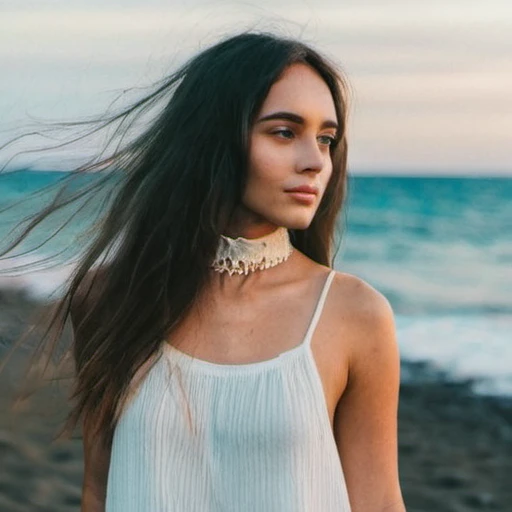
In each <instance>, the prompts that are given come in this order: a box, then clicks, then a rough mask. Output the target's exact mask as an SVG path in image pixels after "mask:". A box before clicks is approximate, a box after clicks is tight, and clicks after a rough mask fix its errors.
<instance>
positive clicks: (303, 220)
mask: <svg viewBox="0 0 512 512" xmlns="http://www.w3.org/2000/svg"><path fill="white" fill-rule="evenodd" d="M276 221H277V222H276V224H277V225H278V226H284V227H285V228H287V229H308V228H309V226H310V225H311V222H312V221H313V217H310V216H307V217H295V218H293V217H291V218H290V217H288V218H286V219H285V218H282V219H279V220H277V219H276Z"/></svg>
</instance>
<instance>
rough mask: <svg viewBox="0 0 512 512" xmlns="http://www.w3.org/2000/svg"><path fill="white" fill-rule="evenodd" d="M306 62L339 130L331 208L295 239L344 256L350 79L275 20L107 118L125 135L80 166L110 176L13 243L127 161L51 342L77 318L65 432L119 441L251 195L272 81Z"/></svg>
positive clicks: (55, 316)
mask: <svg viewBox="0 0 512 512" xmlns="http://www.w3.org/2000/svg"><path fill="white" fill-rule="evenodd" d="M294 63H305V64H307V65H309V66H311V67H312V68H313V69H314V70H316V72H318V73H319V75H320V76H321V77H322V78H323V80H324V81H325V83H326V84H327V85H328V87H329V89H330V92H331V94H332V97H333V100H334V104H335V107H336V113H337V117H338V123H339V133H338V138H337V140H336V142H335V144H333V145H332V146H331V150H330V151H331V155H332V161H333V173H332V176H331V179H330V182H329V184H328V186H327V189H326V191H325V195H324V196H323V199H322V202H321V204H320V206H319V208H318V211H317V213H316V215H315V217H314V219H313V221H312V223H311V225H310V226H309V227H308V228H307V229H305V230H291V238H292V243H293V245H294V246H295V247H296V248H297V249H298V250H299V251H301V252H303V253H304V254H306V255H307V256H309V257H310V258H311V259H313V260H314V261H316V262H318V263H320V264H323V265H327V266H332V260H333V254H332V252H333V244H334V237H335V231H336V225H337V220H338V214H339V212H340V211H341V207H342V203H343V200H344V197H345V192H346V177H347V176H346V167H347V141H346V124H347V109H348V84H347V81H346V79H344V78H342V73H341V71H340V70H339V69H337V68H336V66H334V65H333V64H332V63H330V62H329V61H328V60H327V59H326V58H325V57H323V56H321V55H320V54H319V53H317V52H316V51H315V50H313V49H312V48H310V47H309V46H307V45H305V44H303V43H302V42H299V41H296V40H291V39H287V38H282V37H278V36H275V35H271V34H267V33H242V34H239V35H236V36H234V37H230V38H228V39H225V40H223V41H221V42H219V43H217V44H215V45H214V46H211V47H210V48H208V49H206V50H204V51H202V52H201V53H199V54H198V55H196V56H195V57H193V58H192V59H190V60H189V61H188V62H186V63H185V64H184V65H183V66H181V67H180V68H179V69H178V70H177V71H176V72H175V73H173V74H172V75H171V76H169V77H167V78H166V79H164V80H163V81H162V82H160V83H159V84H157V86H156V88H155V90H153V91H152V92H151V93H150V94H148V95H146V96H145V97H144V98H143V99H140V100H139V101H137V102H135V104H132V105H131V106H130V107H128V108H125V109H123V110H121V111H120V112H118V113H117V114H115V115H111V116H110V117H108V118H107V119H104V122H103V123H102V124H101V126H100V127H99V128H102V129H103V128H108V127H112V126H115V127H116V128H115V130H114V135H115V136H117V137H118V145H117V147H116V148H115V149H114V150H113V151H111V152H110V154H108V155H102V158H97V159H96V160H95V161H92V162H89V163H88V164H87V165H84V166H82V167H81V168H79V169H75V171H76V172H75V173H74V174H77V173H82V174H83V173H88V172H90V171H96V172H95V173H94V174H95V175H96V177H97V178H98V179H96V180H95V181H94V183H93V184H92V185H90V184H89V185H88V186H87V187H85V189H83V190H80V189H79V190H78V192H76V191H75V192H73V193H72V194H71V195H70V196H65V195H62V194H61V195H59V194H57V196H56V198H55V200H54V201H53V203H52V204H50V205H48V207H46V208H45V209H44V210H43V211H40V212H38V213H37V215H35V216H34V218H33V219H32V221H31V223H30V224H29V226H28V227H27V229H26V230H25V231H24V232H23V233H22V234H21V235H20V236H19V237H18V238H17V239H16V240H15V241H14V242H13V243H12V244H11V245H10V246H9V247H8V248H7V250H6V251H4V252H3V253H2V255H3V254H6V253H7V252H8V251H10V250H12V249H13V248H14V247H16V246H17V244H19V243H20V242H21V241H22V240H23V238H24V237H25V236H26V235H27V233H28V232H30V231H31V230H32V229H34V228H35V227H36V226H37V225H38V224H39V223H40V222H41V221H42V219H43V218H45V217H46V216H48V215H49V214H50V213H52V212H54V211H55V210H57V209H59V208H63V207H64V206H67V205H68V204H71V203H73V202H74V201H78V199H81V198H83V197H84V196H87V194H88V195H89V196H93V195H96V194H97V193H98V191H99V190H101V189H102V187H105V186H107V185H112V175H111V174H107V171H108V170H112V169H115V171H116V173H115V176H116V181H115V184H114V186H111V187H110V189H109V190H110V192H109V196H108V199H109V203H108V208H105V209H104V211H103V213H102V215H101V216H100V217H98V221H97V222H96V223H95V224H94V226H93V229H91V230H89V232H88V233H87V235H88V237H89V240H88V245H87V250H86V251H85V252H84V253H83V254H82V255H81V257H80V258H79V260H78V262H77V265H76V267H75V269H74V271H73V273H72V276H71V278H70V280H69V283H68V285H67V288H66V291H65V294H64V296H63V297H62V298H61V299H59V301H58V303H57V304H56V305H55V308H54V309H53V311H52V315H51V320H50V322H49V328H48V329H47V331H46V333H45V335H44V336H43V339H42V342H41V347H42V346H46V347H47V346H52V347H54V346H55V345H56V343H57V339H58V338H59V336H60V335H61V334H62V330H63V326H64V324H65V322H66V321H67V319H68V318H71V320H72V322H73V333H74V336H73V343H72V346H71V354H72V360H73V362H74V366H75V379H74V387H73V390H72V394H71V397H70V398H71V399H72V400H73V402H74V403H73V407H72V409H71V411H70V413H69V416H68V418H67V421H66V425H65V426H64V430H65V431H68V432H69V431H72V430H74V428H75V427H76V425H77V423H78V422H79V421H80V419H83V420H84V421H88V422H90V425H91V426H92V427H93V428H94V429H95V430H96V433H97V434H98V436H99V438H100V439H101V440H102V441H103V442H104V443H105V444H107V445H109V444H110V442H111V439H112V434H113V430H114V428H115V424H116V421H117V415H116V411H117V410H118V407H119V405H120V404H121V403H122V400H123V397H124V396H125V394H126V392H127V389H128V387H129V384H130V381H131V380H132V379H133V377H134V375H135V373H136V372H137V370H138V369H139V368H141V366H142V365H143V364H144V363H145V362H146V361H148V360H149V358H150V357H151V356H152V355H153V354H154V353H155V352H156V351H157V350H158V349H159V346H160V344H161V340H162V339H163V338H164V337H166V336H168V335H169V333H170V332H171V331H172V329H173V328H174V327H175V326H176V325H177V323H178V322H179V321H180V319H182V318H183V316H184V315H185V314H186V313H187V311H188V310H189V308H190V307H191V305H192V304H193V302H194V300H195V299H196V298H197V297H198V293H199V291H200V290H201V289H202V287H203V286H204V285H205V283H206V281H207V277H208V272H209V271H208V266H209V262H210V261H211V259H212V258H213V255H214V253H215V249H216V246H217V241H218V238H219V235H220V234H221V233H223V232H225V230H226V228H227V226H228V224H229V221H230V218H231V215H232V213H233V212H234V210H235V208H236V207H237V205H239V204H240V201H241V197H242V192H243V190H244V185H245V180H246V169H247V163H248V147H249V136H250V130H251V126H252V123H253V120H254V117H255V115H256V114H257V113H258V111H259V109H260V108H261V106H262V103H263V101H264V100H265V97H266V96H267V94H268V92H269V89H270V87H271V86H272V84H273V83H274V82H275V81H276V80H277V79H278V78H279V76H280V75H281V74H282V72H283V71H284V70H285V69H286V67H287V66H289V65H291V64H294ZM162 102H164V106H163V107H162V108H160V110H158V109H157V114H156V115H154V116H153V119H152V120H151V122H149V123H147V125H146V127H145V128H144V129H142V130H141V131H140V133H139V134H138V135H137V136H134V137H132V140H130V141H126V142H124V143H122V141H124V140H125V139H124V137H125V135H126V132H127V131H128V130H130V129H131V127H132V126H133V125H134V123H135V121H136V120H141V119H142V118H144V116H145V114H147V113H149V112H151V111H154V110H155V108H154V107H155V106H156V105H159V104H160V103H162ZM99 128H95V130H97V129H99ZM71 174H73V173H71ZM65 186H66V185H63V186H62V188H63V189H64V187H65ZM51 332H53V337H51V336H49V334H50V333H51ZM47 338H48V340H49V342H47ZM50 338H51V339H50ZM42 353H43V352H40V353H39V356H40V355H41V354H42ZM50 353H51V349H50Z"/></svg>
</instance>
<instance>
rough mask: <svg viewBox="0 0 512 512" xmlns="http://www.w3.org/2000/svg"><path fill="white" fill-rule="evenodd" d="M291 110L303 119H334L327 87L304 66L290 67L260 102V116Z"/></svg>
mask: <svg viewBox="0 0 512 512" xmlns="http://www.w3.org/2000/svg"><path fill="white" fill-rule="evenodd" d="M272 111H291V112H294V113H297V114H300V115H302V116H303V117H305V118H310V117H318V118H322V120H323V119H325V118H329V119H336V109H335V107H334V100H333V98H332V94H331V91H330V90H329V87H328V86H327V84H326V83H325V82H324V80H323V79H322V77H321V76H320V75H319V74H318V73H317V72H316V71H315V70H314V69H312V68H311V67H310V66H308V65H306V64H301V63H297V64H292V65H291V66H289V67H288V68H286V69H285V70H284V72H283V73H282V74H281V76H280V77H279V79H278V80H277V81H276V82H275V83H274V84H273V85H272V87H271V88H270V91H269V93H268V95H267V97H266V98H265V101H264V102H263V105H262V108H261V114H262V115H265V114H268V113H270V112H272Z"/></svg>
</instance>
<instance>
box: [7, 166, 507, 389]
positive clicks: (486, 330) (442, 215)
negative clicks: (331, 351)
mask: <svg viewBox="0 0 512 512" xmlns="http://www.w3.org/2000/svg"><path fill="white" fill-rule="evenodd" d="M9 174H10V173H5V174H0V208H2V205H5V204H8V203H9V202H10V201H13V200H17V199H20V198H23V197H27V194H29V193H30V192H32V191H35V190H37V189H40V188H41V187H43V186H45V185H46V184H49V183H51V182H55V180H58V179H59V178H60V177H62V176H63V174H62V173H54V172H41V171H24V172H19V173H15V174H11V175H9ZM99 199H100V198H98V201H99ZM511 199H512V179H507V178H488V179H485V178H437V177H436V178H434V177H431V178H424V177H421V178H413V177H351V178H350V180H349V192H348V200H347V206H346V210H345V214H344V215H343V216H342V222H341V225H342V227H343V236H342V238H341V244H340V247H339V250H338V253H337V256H336V260H335V267H336V268H337V269H339V270H341V271H344V272H349V273H353V274H355V275H357V276H359V277H361V278H363V279H365V280H366V281H367V282H369V283H370V284H371V285H372V286H374V287H375V288H377V289H378V290H380V291H381V292H382V293H384V295H386V297H387V298H388V299H389V301H390V302H391V305H392V306H393V309H394V311H395V315H396V322H397V334H398V340H399V343H400V348H401V353H402V356H403V357H404V358H406V359H410V360H428V361H431V362H432V363H433V364H434V365H436V366H438V367H439V368H441V369H444V370H447V371H449V372H450V373H451V374H452V375H453V377H454V378H475V379H477V386H476V389H477V391H480V392H482V393H504V394H510V395H512V200H511ZM47 200H48V195H46V196H43V197H41V198H40V199H37V200H33V201H32V202H31V203H28V202H26V203H25V204H24V205H22V206H20V207H19V208H17V209H13V210H10V211H7V212H5V213H0V240H4V241H5V240H6V237H7V231H8V229H9V228H10V227H12V225H13V222H14V221H16V220H19V219H20V218H21V216H22V215H23V214H26V213H28V212H30V211H31V210H32V209H36V208H38V207H40V206H41V205H42V204H44V202H45V201H47ZM96 206H97V205H96ZM95 211H96V210H95V206H94V205H91V206H90V207H89V208H86V209H85V210H84V211H83V212H81V213H80V214H79V215H77V216H76V217H75V218H73V219H71V220H70V222H69V225H68V226H66V228H65V229H64V230H63V231H62V232H61V233H59V234H58V235H56V236H55V237H54V238H53V239H52V240H51V241H50V243H48V244H47V245H46V246H43V247H41V248H39V249H38V254H47V253H49V252H54V251H56V250H62V251H64V254H65V255H66V254H68V255H69V254H72V253H73V251H76V248H77V247H78V245H77V244H76V243H75V240H76V238H75V237H77V236H78V235H79V234H80V232H81V231H82V230H83V229H84V228H86V227H87V226H88V225H89V224H90V219H91V218H92V215H93V214H94V212H95ZM71 213H72V210H68V211H67V212H64V213H63V214H62V215H61V216H60V221H62V220H69V219H70V217H71ZM60 221H59V219H53V220H52V221H50V222H48V223H47V224H46V225H44V226H42V229H41V231H40V233H39V234H38V236H36V237H32V239H31V242H30V244H26V245H25V248H28V247H29V245H30V246H33V245H37V244H38V243H39V242H40V241H42V240H43V239H44V238H46V237H47V235H48V233H50V232H52V231H51V230H52V226H54V225H55V223H56V222H60ZM31 244H32V245H31ZM30 259H31V257H30V256H23V257H19V258H18V260H19V261H20V262H23V261H28V260H30ZM18 260H17V261H18ZM2 267H5V262H2V261H0V271H1V268H2ZM68 271H69V269H65V268H55V269H51V270H47V271H43V270H41V271H40V272H36V273H34V274H33V275H30V276H22V277H18V278H13V277H9V276H6V275H5V274H4V275H2V274H0V284H2V282H3V283H4V284H9V283H10V284H12V283H14V282H16V283H20V282H23V285H24V286H27V287H28V288H29V289H30V290H31V291H32V292H33V293H34V294H35V295H45V294H49V293H50V292H51V291H53V290H55V288H56V286H57V285H58V283H59V281H60V282H62V279H63V277H64V276H65V275H67V272H68ZM2 280H3V281H2Z"/></svg>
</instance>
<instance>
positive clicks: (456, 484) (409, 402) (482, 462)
mask: <svg viewBox="0 0 512 512" xmlns="http://www.w3.org/2000/svg"><path fill="white" fill-rule="evenodd" d="M34 306H35V303H34V302H33V301H31V300H29V299H28V298H27V296H25V295H24V294H23V293H22V292H19V291H13V290H0V357H3V355H4V354H5V352H6V349H7V348H8V347H9V346H11V344H12V340H13V339H14V338H16V336H18V335H19V333H20V332H21V330H22V327H23V325H25V324H26V321H27V318H28V316H29V315H30V312H31V311H33V308H34ZM24 358H25V353H24V352H22V351H20V353H19V354H18V355H17V356H16V357H14V358H13V359H12V360H11V361H10V362H9V365H8V366H7V368H6V370H5V371H4V372H3V373H2V374H1V376H0V378H1V382H0V385H1V389H2V390H3V391H2V394H1V405H2V409H1V411H2V413H1V415H0V468H1V469H0V511H2V512H25V511H40V512H50V511H51V512H71V511H74V512H76V511H79V510H80V494H81V485H82V472H83V467H82V444H81V439H80V438H79V435H78V433H77V435H76V438H73V439H71V440H67V441H58V442H53V443H52V442H51V438H52V434H53V433H55V422H56V417H57V416H59V417H64V416H65V412H66V407H67V406H66V401H65V392H64V391H62V390H61V392H57V391H53V392H50V390H48V391H47V392H45V393H40V394H38V396H37V399H36V400H35V401H34V407H32V406H30V407H28V408H27V409H26V410H24V411H23V412H22V413H21V414H20V416H19V417H18V418H17V419H16V420H14V418H13V417H12V415H11V414H9V413H8V412H7V402H8V400H9V396H10V393H11V390H12V385H13V383H14V382H15V380H16V376H17V375H19V373H20V368H22V366H23V363H24ZM402 372H403V374H405V373H407V374H408V375H411V376H413V377H414V378H413V380H412V382H410V383H408V384H402V386H401V391H400V408H399V463H400V478H401V483H402V490H403V494H404V499H405V503H406V506H407V510H408V512H432V511H436V512H445V511H446V512H448V511H450V512H470V511H475V510H479V511H502V512H506V511H512V487H511V486H510V478H511V477H510V475H512V401H511V400H508V399H503V398H501V399H500V398H497V397H482V396H477V395H474V394H473V393H472V392H471V383H470V382H464V383H453V382H450V381H449V379H447V378H446V376H443V375H440V374H438V373H436V372H434V371H432V369H431V368H429V367H428V365H426V364H411V363H405V362H404V363H403V366H402ZM63 389H65V388H63ZM36 404H37V407H35V405H36ZM41 411H46V412H48V411H58V415H54V414H45V415H42V413H41ZM312 512H317V511H312ZM318 512H320V511H318Z"/></svg>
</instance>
